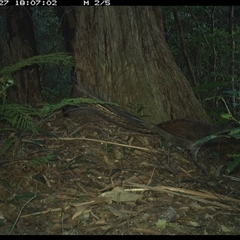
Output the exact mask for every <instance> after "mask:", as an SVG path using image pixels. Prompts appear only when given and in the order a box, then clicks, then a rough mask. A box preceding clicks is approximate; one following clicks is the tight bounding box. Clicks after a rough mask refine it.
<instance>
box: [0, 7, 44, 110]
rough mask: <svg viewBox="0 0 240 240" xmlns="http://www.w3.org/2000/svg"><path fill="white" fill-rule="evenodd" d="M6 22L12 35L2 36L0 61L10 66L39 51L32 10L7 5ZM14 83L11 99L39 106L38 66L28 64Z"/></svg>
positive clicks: (9, 96)
mask: <svg viewBox="0 0 240 240" xmlns="http://www.w3.org/2000/svg"><path fill="white" fill-rule="evenodd" d="M6 9H7V14H6V22H7V32H8V36H9V39H8V40H7V41H6V39H3V38H2V37H0V50H1V61H2V63H3V65H4V66H9V65H12V64H14V63H17V62H19V61H21V60H23V59H26V58H30V57H33V56H35V55H37V49H36V41H35V37H34V29H33V23H32V18H31V10H30V9H28V10H27V9H25V8H18V7H13V8H6ZM13 78H14V83H15V84H14V86H13V87H11V88H9V93H8V98H9V99H10V100H11V101H15V102H19V103H20V102H21V103H28V104H30V105H32V106H36V104H37V103H39V102H41V93H40V90H41V87H40V80H39V66H36V65H35V66H29V67H25V68H23V69H21V70H20V71H18V72H16V73H15V74H14V76H13Z"/></svg>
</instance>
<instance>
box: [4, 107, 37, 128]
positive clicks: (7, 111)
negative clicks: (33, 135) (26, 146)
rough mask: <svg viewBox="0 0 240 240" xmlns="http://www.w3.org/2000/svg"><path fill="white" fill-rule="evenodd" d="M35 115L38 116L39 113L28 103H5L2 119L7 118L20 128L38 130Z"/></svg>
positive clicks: (13, 125)
mask: <svg viewBox="0 0 240 240" xmlns="http://www.w3.org/2000/svg"><path fill="white" fill-rule="evenodd" d="M34 116H38V113H37V112H36V111H35V109H33V108H31V107H30V106H28V105H26V106H23V105H19V104H3V105H2V107H1V113H0V119H4V120H6V121H7V122H8V123H10V124H11V125H12V127H15V128H18V129H27V130H29V131H32V132H36V131H37V129H36V126H35V124H34V121H33V117H34Z"/></svg>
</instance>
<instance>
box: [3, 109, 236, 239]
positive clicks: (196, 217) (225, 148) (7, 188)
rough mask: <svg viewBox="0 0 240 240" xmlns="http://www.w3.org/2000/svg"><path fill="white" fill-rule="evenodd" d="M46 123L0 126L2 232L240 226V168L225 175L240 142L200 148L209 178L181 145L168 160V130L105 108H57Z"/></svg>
mask: <svg viewBox="0 0 240 240" xmlns="http://www.w3.org/2000/svg"><path fill="white" fill-rule="evenodd" d="M4 128H5V126H3V125H2V126H1V129H4ZM42 129H44V131H43V132H41V133H38V134H32V135H30V134H24V133H22V134H21V137H20V136H19V135H20V134H19V133H18V132H15V131H6V130H1V132H0V150H1V151H0V153H1V154H2V155H1V158H0V234H1V235H3V234H10V235H17V234H21V235H26V234H38V235H45V234H59V235H77V234H78V235H80V234H81V235H82V234H84V235H92V234H95V235H103V234H107V235H133V234H138V235H164V234H168V235H183V234H184V235H185V234H191V235H196V234H205V235H208V234H226V235H229V234H240V214H239V212H240V187H239V180H240V178H239V173H240V169H239V168H237V169H236V170H235V171H234V172H233V173H230V174H229V175H225V174H224V172H225V170H226V168H227V166H228V164H229V163H230V162H231V159H229V158H227V156H226V154H227V153H230V152H232V151H234V152H235V153H236V151H237V147H236V146H237V145H239V144H238V143H237V144H236V143H234V144H233V143H232V142H229V140H228V139H225V140H222V141H220V142H215V143H209V144H208V145H207V146H206V147H204V148H202V149H201V151H200V152H199V163H200V164H201V165H202V166H203V167H204V168H205V169H206V171H208V172H209V173H210V174H211V177H209V176H206V175H205V174H204V173H202V172H201V170H200V169H199V168H197V167H196V166H195V165H194V164H193V163H192V162H191V161H190V160H189V156H188V154H187V153H182V152H180V151H179V150H177V149H175V148H171V154H170V168H169V166H168V161H167V159H168V158H167V150H164V146H166V143H164V141H162V139H159V138H158V137H155V136H148V135H144V134H138V133H134V132H130V131H127V130H125V129H123V128H120V127H118V126H116V125H113V124H110V123H108V122H106V121H105V120H103V119H102V118H100V117H98V116H93V115H83V114H81V113H78V112H72V113H71V114H70V116H69V117H63V116H62V113H61V112H58V113H56V114H55V115H53V116H51V117H50V118H48V119H46V120H44V121H43V123H42ZM6 139H14V141H12V144H11V146H10V147H9V148H8V150H7V151H6V152H5V151H4V154H3V149H4V147H3V146H6ZM9 141H10V140H9ZM4 143H5V145H4ZM165 149H166V147H165ZM238 151H239V150H238Z"/></svg>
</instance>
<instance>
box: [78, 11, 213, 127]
mask: <svg viewBox="0 0 240 240" xmlns="http://www.w3.org/2000/svg"><path fill="white" fill-rule="evenodd" d="M75 13H76V19H77V32H76V38H75V57H76V62H77V65H76V77H77V81H78V82H79V83H82V84H83V85H85V86H86V87H88V88H90V89H91V90H92V91H94V92H96V93H98V94H99V95H101V96H102V97H104V98H105V99H107V100H109V101H111V102H116V103H118V104H120V105H121V107H122V108H124V109H125V110H128V111H129V109H128V108H127V104H129V103H134V104H136V105H137V104H142V105H143V106H144V107H145V110H144V114H145V115H150V116H151V120H152V121H153V122H155V123H158V122H161V121H165V120H169V119H176V118H185V117H195V118H198V119H202V120H207V121H208V120H209V119H208V117H207V115H206V113H205V111H204V109H203V108H202V106H201V105H200V104H199V102H198V101H197V99H196V98H195V96H194V94H193V92H192V89H191V87H190V85H189V83H188V81H187V80H186V78H185V77H184V76H183V74H182V72H181V71H180V69H179V68H178V66H177V65H176V63H175V61H174V59H173V57H172V55H171V53H170V51H169V49H168V46H167V44H166V42H165V37H164V31H163V25H162V13H161V7H110V8H109V7H102V8H96V7H88V8H86V7H76V8H75ZM76 94H78V93H76V92H75V95H76Z"/></svg>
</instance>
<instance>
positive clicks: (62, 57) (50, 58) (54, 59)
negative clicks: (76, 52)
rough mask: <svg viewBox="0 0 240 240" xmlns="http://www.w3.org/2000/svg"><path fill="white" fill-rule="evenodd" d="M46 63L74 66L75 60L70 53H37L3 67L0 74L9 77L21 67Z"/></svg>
mask: <svg viewBox="0 0 240 240" xmlns="http://www.w3.org/2000/svg"><path fill="white" fill-rule="evenodd" d="M42 63H43V64H46V63H54V64H59V63H62V64H64V65H65V66H74V65H75V60H74V58H73V57H72V56H71V55H67V54H66V53H51V54H45V55H37V56H34V57H32V58H27V59H24V60H22V61H20V62H18V63H16V64H13V65H11V66H7V67H4V68H2V69H1V70H0V75H1V76H3V77H4V78H7V77H9V76H10V75H11V74H12V73H14V72H16V71H18V70H20V69H21V68H23V67H26V66H31V65H33V64H42Z"/></svg>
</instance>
